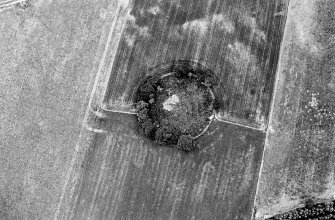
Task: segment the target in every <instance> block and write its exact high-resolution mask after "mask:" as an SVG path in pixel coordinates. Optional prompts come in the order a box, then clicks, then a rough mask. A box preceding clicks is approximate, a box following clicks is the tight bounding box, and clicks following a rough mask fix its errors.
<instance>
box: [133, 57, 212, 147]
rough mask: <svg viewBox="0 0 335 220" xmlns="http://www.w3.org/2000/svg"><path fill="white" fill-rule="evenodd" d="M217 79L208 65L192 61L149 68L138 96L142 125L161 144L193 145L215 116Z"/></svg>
mask: <svg viewBox="0 0 335 220" xmlns="http://www.w3.org/2000/svg"><path fill="white" fill-rule="evenodd" d="M216 83H217V80H216V77H215V76H214V74H213V73H212V72H211V71H210V70H209V69H207V68H205V67H204V66H202V65H201V64H199V63H195V62H192V61H185V60H178V61H172V62H170V63H168V64H162V65H159V66H156V67H154V68H152V69H150V70H149V72H148V73H147V75H146V77H145V78H144V80H143V81H142V82H141V83H140V85H139V86H138V88H137V91H136V96H135V103H136V104H135V107H136V111H137V115H138V123H139V127H140V128H141V130H142V131H143V133H144V134H145V136H147V137H148V138H150V139H152V140H153V141H155V142H158V143H159V144H161V145H168V146H177V147H178V148H179V149H182V150H185V151H190V150H192V149H194V148H195V146H196V144H195V141H196V139H197V138H198V137H199V136H201V135H202V134H203V133H204V132H205V131H206V130H207V128H208V127H209V125H210V124H211V121H212V120H213V118H214V105H215V96H214V93H213V91H212V89H213V87H214V86H215V85H216Z"/></svg>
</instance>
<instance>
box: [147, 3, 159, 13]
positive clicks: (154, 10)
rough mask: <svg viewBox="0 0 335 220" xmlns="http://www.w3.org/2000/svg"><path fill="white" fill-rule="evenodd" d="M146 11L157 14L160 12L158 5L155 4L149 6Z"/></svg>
mask: <svg viewBox="0 0 335 220" xmlns="http://www.w3.org/2000/svg"><path fill="white" fill-rule="evenodd" d="M148 12H149V13H150V14H153V15H157V14H160V12H161V9H160V8H159V6H157V5H156V6H153V7H150V8H149V9H148Z"/></svg>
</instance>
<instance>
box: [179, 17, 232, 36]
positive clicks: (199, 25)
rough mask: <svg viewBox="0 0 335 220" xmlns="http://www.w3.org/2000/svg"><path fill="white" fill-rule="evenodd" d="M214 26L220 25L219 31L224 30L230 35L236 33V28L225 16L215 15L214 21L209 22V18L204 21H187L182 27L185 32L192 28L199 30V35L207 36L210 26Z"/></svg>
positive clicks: (203, 19)
mask: <svg viewBox="0 0 335 220" xmlns="http://www.w3.org/2000/svg"><path fill="white" fill-rule="evenodd" d="M211 23H213V24H218V27H217V28H218V29H220V30H224V31H226V32H228V33H233V32H234V31H235V27H234V25H233V23H232V21H230V20H229V19H228V18H227V17H226V16H225V15H223V14H215V15H213V18H212V21H211V20H209V19H208V18H202V19H196V20H192V21H187V22H185V23H184V24H183V25H182V28H183V29H184V30H186V29H188V28H190V29H195V30H197V33H198V34H199V35H204V34H206V31H207V29H208V27H209V25H210V24H211Z"/></svg>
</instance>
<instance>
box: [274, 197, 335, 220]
mask: <svg viewBox="0 0 335 220" xmlns="http://www.w3.org/2000/svg"><path fill="white" fill-rule="evenodd" d="M268 219H271V220H284V219H285V220H286V219H306V220H308V219H310V220H326V219H335V201H332V202H324V203H311V202H309V203H307V204H306V206H305V207H304V208H298V209H295V210H291V211H289V212H286V213H283V214H280V215H276V216H273V217H271V218H268Z"/></svg>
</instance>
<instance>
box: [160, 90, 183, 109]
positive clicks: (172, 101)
mask: <svg viewBox="0 0 335 220" xmlns="http://www.w3.org/2000/svg"><path fill="white" fill-rule="evenodd" d="M179 101H180V100H179V97H178V96H177V95H175V94H173V95H172V96H171V97H169V98H168V99H166V100H165V102H163V109H165V110H168V111H172V110H173V108H174V105H176V104H177V103H178V102H179Z"/></svg>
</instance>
